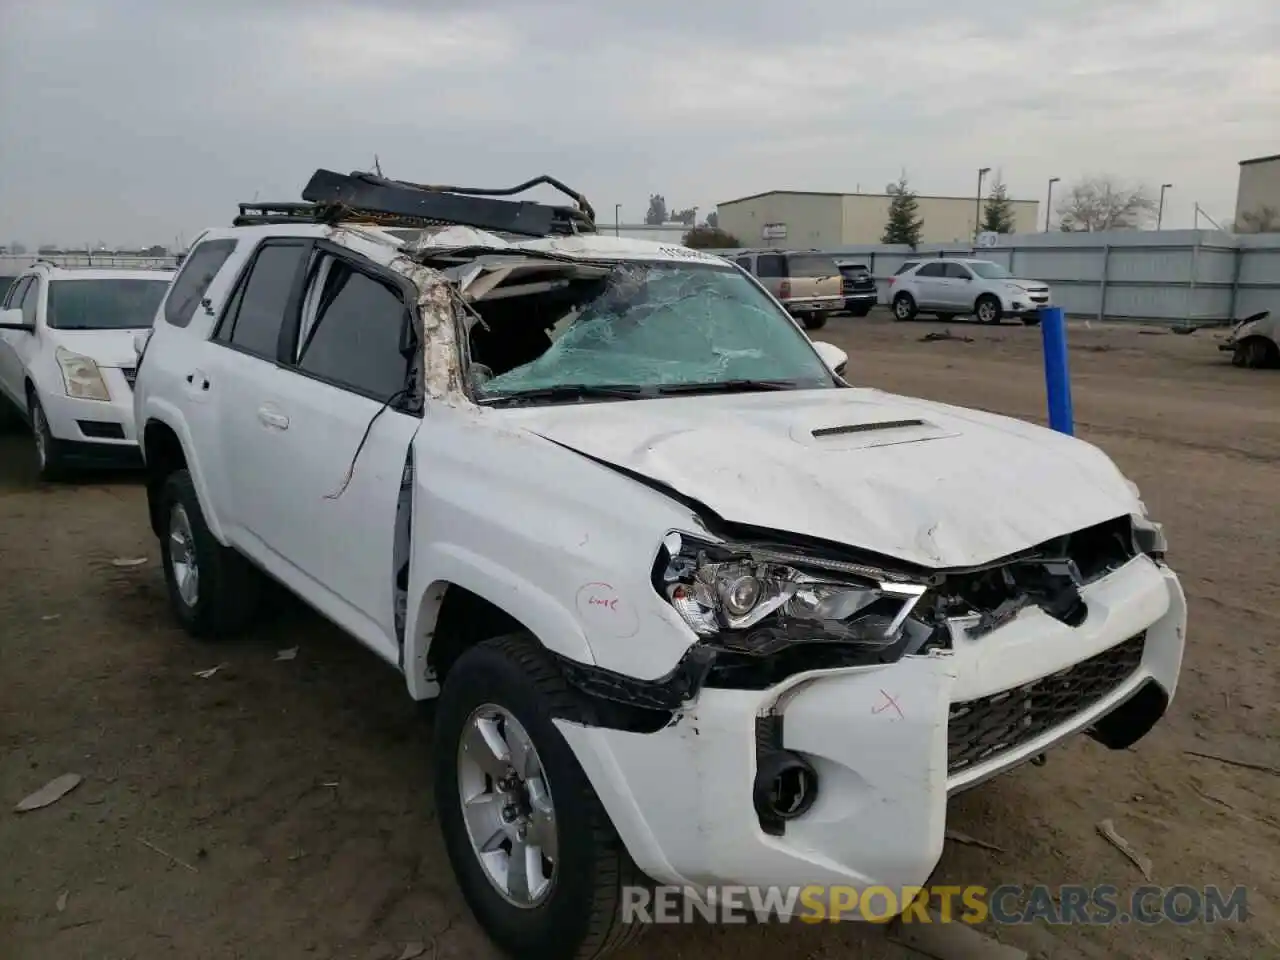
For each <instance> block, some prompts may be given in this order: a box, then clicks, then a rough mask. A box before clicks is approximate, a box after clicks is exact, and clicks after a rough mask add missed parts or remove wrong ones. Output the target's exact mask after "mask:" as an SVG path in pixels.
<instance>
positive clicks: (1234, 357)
mask: <svg viewBox="0 0 1280 960" xmlns="http://www.w3.org/2000/svg"><path fill="white" fill-rule="evenodd" d="M1267 353H1268V350H1267V343H1266V341H1265V340H1263V339H1262V338H1261V337H1250V338H1249V339H1247V340H1244V341H1242V342H1241V343H1237V344H1236V348H1235V350H1234V351H1233V352H1232V354H1231V362H1232V364H1233V365H1235V366H1237V367H1245V368H1247V369H1250V370H1258V369H1261V368H1262V367H1265V366H1266V365H1267Z"/></svg>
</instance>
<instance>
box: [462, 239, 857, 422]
mask: <svg viewBox="0 0 1280 960" xmlns="http://www.w3.org/2000/svg"><path fill="white" fill-rule="evenodd" d="M555 269H556V267H555V265H550V266H549V268H548V272H547V274H546V276H545V277H541V276H539V275H537V274H533V275H530V274H527V273H526V274H524V275H522V276H520V277H519V278H515V277H513V278H512V279H511V280H510V284H511V287H510V289H509V290H508V288H507V287H503V286H497V287H496V288H494V289H493V290H492V291H491V292H489V293H487V294H486V295H485V297H483V298H481V299H479V300H478V301H477V302H476V304H475V307H476V310H477V312H478V313H479V314H480V316H481V318H483V320H484V323H482V324H481V323H477V324H475V325H474V326H473V327H472V330H471V358H472V369H471V383H472V386H473V389H474V391H475V394H476V396H477V398H478V399H480V400H486V399H489V400H495V399H498V398H501V397H510V396H512V395H514V394H526V393H529V392H530V391H547V390H551V389H553V388H555V387H558V386H565V385H575V386H577V387H584V386H585V387H592V386H596V387H607V386H611V385H619V384H625V385H627V386H628V388H629V389H632V390H634V389H635V388H645V392H646V393H648V394H657V393H661V392H662V391H661V388H662V387H667V386H675V385H696V384H705V385H711V384H720V383H728V382H732V383H734V384H738V385H745V384H747V383H749V382H751V381H759V382H762V383H761V387H760V389H778V386H779V385H780V384H781V385H790V386H792V387H794V388H797V389H814V388H824V387H834V386H835V385H836V383H835V381H834V379H833V378H832V375H831V373H830V371H829V370H828V369H827V367H826V365H825V364H824V363H823V362H822V360H821V358H820V357H819V356H818V355H817V353H815V352H814V350H813V347H812V346H811V345H810V343H809V341H808V339H807V338H806V337H805V336H804V334H803V333H801V332H800V331H799V330H798V329H797V328H796V326H795V324H794V323H793V322H792V321H791V319H790V318H789V317H788V316H787V315H786V314H785V313H784V312H783V311H782V310H781V309H780V308H779V307H778V306H777V305H776V304H775V303H774V302H773V301H772V300H770V299H769V298H768V296H767V295H765V294H764V293H763V292H762V291H761V290H760V289H759V288H758V287H757V286H756V285H755V284H754V283H752V282H751V280H749V279H748V278H747V277H746V276H744V275H743V274H742V273H741V272H740V271H738V270H736V269H734V268H733V267H730V266H728V265H718V264H687V263H668V262H644V263H637V262H627V263H622V264H618V265H617V266H615V267H613V268H612V269H610V270H609V271H608V272H607V273H606V274H605V275H604V276H594V277H593V276H586V277H583V276H574V275H573V274H572V273H571V272H569V273H566V271H564V270H561V271H560V272H558V273H554V272H552V271H554V270H555ZM596 272H597V273H598V272H599V270H598V268H597V269H596ZM522 290H527V291H528V294H527V295H520V293H521V291H522ZM764 381H768V382H769V383H768V384H765V383H763V382H764ZM578 392H579V393H581V391H578Z"/></svg>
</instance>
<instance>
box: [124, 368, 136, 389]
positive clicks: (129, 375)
mask: <svg viewBox="0 0 1280 960" xmlns="http://www.w3.org/2000/svg"><path fill="white" fill-rule="evenodd" d="M120 372H121V373H123V374H124V379H125V382H126V383H128V384H129V389H130V390H132V389H133V381H135V380H137V379H138V368H137V367H124V368H122V369H121V371H120Z"/></svg>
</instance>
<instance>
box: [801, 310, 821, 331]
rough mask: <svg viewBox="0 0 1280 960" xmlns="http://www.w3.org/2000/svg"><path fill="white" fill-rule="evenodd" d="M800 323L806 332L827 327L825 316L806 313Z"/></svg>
mask: <svg viewBox="0 0 1280 960" xmlns="http://www.w3.org/2000/svg"><path fill="white" fill-rule="evenodd" d="M801 322H802V323H803V324H804V328H805V329H806V330H821V329H822V328H823V327H825V326H826V325H827V314H825V313H806V314H805V315H804V317H803V319H802V320H801Z"/></svg>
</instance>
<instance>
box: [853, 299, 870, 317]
mask: <svg viewBox="0 0 1280 960" xmlns="http://www.w3.org/2000/svg"><path fill="white" fill-rule="evenodd" d="M870 312H871V304H869V303H863V304H859V305H858V306H856V307H854V308H853V309H852V310H850V311H849V313H850V315H852V316H854V317H857V318H859V319H861V318H862V317H865V316H866V315H867V314H869V313H870Z"/></svg>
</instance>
